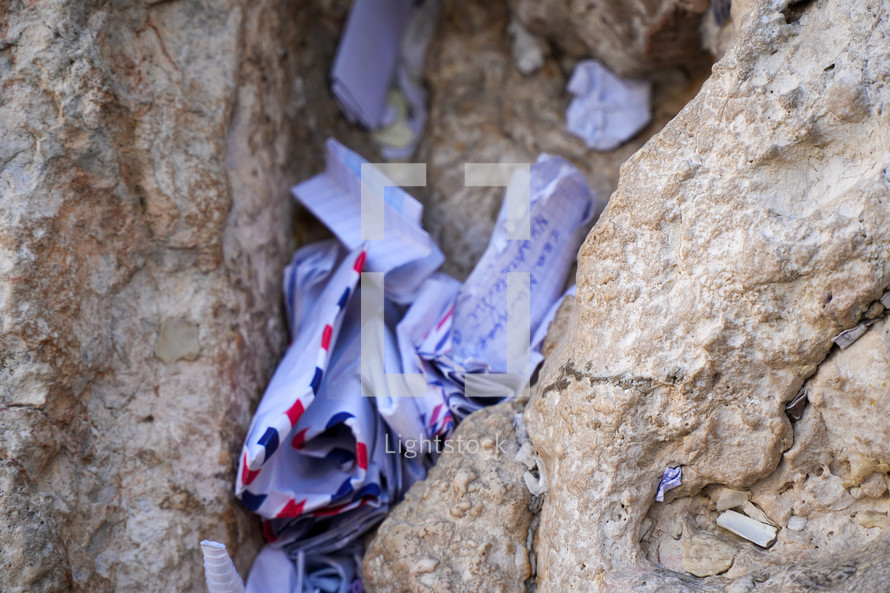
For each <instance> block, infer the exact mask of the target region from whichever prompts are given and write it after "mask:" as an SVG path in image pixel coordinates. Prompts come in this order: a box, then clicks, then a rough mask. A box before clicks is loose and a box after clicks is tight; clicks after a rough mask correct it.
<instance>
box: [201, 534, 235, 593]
mask: <svg viewBox="0 0 890 593" xmlns="http://www.w3.org/2000/svg"><path fill="white" fill-rule="evenodd" d="M201 551H202V552H203V553H204V577H205V578H206V579H207V591H209V593H244V582H243V581H242V580H241V577H240V576H238V571H237V570H235V565H234V564H232V559H231V558H229V554H228V553H227V552H226V546H225V545H224V544H221V543H219V542H214V541H209V540H204V541H202V542H201Z"/></svg>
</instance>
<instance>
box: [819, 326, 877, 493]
mask: <svg viewBox="0 0 890 593" xmlns="http://www.w3.org/2000/svg"><path fill="white" fill-rule="evenodd" d="M807 388H808V393H809V400H810V403H811V404H813V406H814V407H815V409H816V410H818V413H819V414H820V415H821V416H822V420H823V421H824V422H825V429H826V430H827V432H828V438H829V440H830V443H831V446H832V450H835V451H837V452H838V455H837V456H836V457H835V462H836V463H838V464H843V468H842V470H841V472H842V474H843V479H844V486H846V487H850V486H860V487H861V488H862V490H863V491H868V492H866V494H868V495H869V496H881V495H882V494H883V493H884V491H886V484H885V483H884V480H883V478H882V474H886V473H887V472H888V471H890V422H888V418H890V321H888V320H887V319H883V320H881V321H880V322H878V323H877V324H876V325H874V326H872V327H871V329H869V330H868V331H867V332H866V333H865V335H863V336H862V337H861V338H859V339H858V340H857V341H856V342H854V343H853V345H852V346H850V347H848V348H847V349H846V350H836V351H835V352H833V353H832V355H831V356H830V357H829V358H828V360H826V361H825V362H824V363H823V364H822V365H821V366H820V367H819V372H818V373H817V374H816V376H815V377H813V379H812V380H811V381H810V382H809V383H808V384H807Z"/></svg>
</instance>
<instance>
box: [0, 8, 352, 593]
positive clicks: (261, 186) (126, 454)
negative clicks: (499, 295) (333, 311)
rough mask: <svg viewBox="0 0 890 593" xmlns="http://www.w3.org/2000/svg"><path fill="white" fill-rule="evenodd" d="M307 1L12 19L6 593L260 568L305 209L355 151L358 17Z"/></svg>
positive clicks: (0, 282) (0, 98)
mask: <svg viewBox="0 0 890 593" xmlns="http://www.w3.org/2000/svg"><path fill="white" fill-rule="evenodd" d="M297 4H298V3H291V2H284V1H278V0H259V1H250V2H248V1H241V0H230V1H225V2H221V3H215V4H212V5H208V4H196V3H191V2H175V1H174V2H166V1H161V2H142V1H122V2H115V3H112V2H99V1H96V2H68V3H59V2H50V1H38V2H30V3H19V2H9V1H4V2H0V138H2V142H0V541H2V542H3V543H2V545H0V591H3V592H4V593H16V592H24V591H28V592H31V591H41V592H42V591H46V592H48V591H69V590H71V591H89V592H91V593H94V592H99V593H101V592H110V591H118V592H125V591H134V592H135V591H139V592H142V593H145V592H150V591H159V592H160V591H163V592H171V591H199V590H202V589H203V587H204V585H203V569H202V564H201V558H200V552H199V549H198V542H199V541H200V540H201V539H203V538H205V537H206V538H216V539H219V540H221V541H224V542H226V543H227V544H229V545H230V546H231V547H232V548H233V549H234V550H236V551H237V563H238V566H239V567H240V568H241V569H242V571H244V570H246V569H247V567H248V566H249V563H250V561H251V560H252V557H253V554H254V553H255V552H256V550H257V549H258V545H259V539H260V537H259V528H258V523H257V522H256V521H255V520H253V519H251V518H250V517H249V515H248V514H247V513H246V512H244V511H243V510H241V509H240V507H239V505H238V504H237V502H236V501H235V499H234V497H233V496H232V483H233V482H232V480H233V475H234V471H235V468H236V457H237V454H238V450H239V447H240V444H241V440H242V439H243V434H244V431H245V430H246V426H247V423H248V421H249V417H250V412H251V410H252V407H253V406H254V405H255V403H256V401H257V400H258V398H259V396H260V394H261V392H262V389H263V387H264V386H265V382H266V380H267V379H268V377H269V375H270V373H271V371H272V369H273V368H274V365H275V363H276V361H277V357H278V356H279V354H280V352H281V351H282V348H283V346H284V344H285V343H286V339H287V337H286V335H285V332H284V327H283V323H282V319H281V315H280V305H281V298H280V276H281V270H282V266H283V265H284V264H285V263H286V262H287V260H288V259H289V257H290V254H291V250H292V248H293V246H294V240H293V236H294V234H293V232H292V231H293V229H292V222H291V220H292V205H291V204H292V203H291V200H290V199H289V197H288V189H289V187H290V185H291V184H293V183H295V182H296V181H299V180H300V179H302V178H305V177H306V176H308V175H310V174H312V173H315V172H317V171H318V170H319V169H320V168H321V167H322V165H323V154H322V153H321V147H322V146H323V141H324V138H325V137H326V136H327V135H328V134H330V133H337V134H339V135H340V136H341V137H344V136H348V135H349V134H350V133H352V132H350V131H349V130H348V129H347V127H346V126H345V124H344V123H343V122H342V120H340V119H339V115H338V110H337V107H336V105H335V104H334V103H333V102H332V101H331V99H330V96H329V94H328V91H327V85H326V66H325V64H326V63H329V62H330V56H331V55H332V53H333V51H334V49H335V47H336V42H337V37H338V35H339V30H340V27H341V26H342V19H343V16H344V15H345V6H344V3H331V2H328V3H324V6H322V7H319V5H321V4H322V3H316V4H312V5H308V6H301V7H298V6H297ZM307 23H311V26H310V25H308V24H307ZM356 143H357V142H353V144H354V145H355V144H356ZM298 226H299V229H298V231H299V232H300V233H302V234H305V231H306V228H308V227H306V225H304V224H302V223H301V224H300V225H298Z"/></svg>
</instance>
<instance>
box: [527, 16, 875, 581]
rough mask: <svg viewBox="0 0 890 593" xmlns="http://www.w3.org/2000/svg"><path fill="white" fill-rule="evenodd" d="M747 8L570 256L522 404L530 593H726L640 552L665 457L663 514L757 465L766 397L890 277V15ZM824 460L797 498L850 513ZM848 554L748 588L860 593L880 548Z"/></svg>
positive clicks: (787, 438) (788, 383)
mask: <svg viewBox="0 0 890 593" xmlns="http://www.w3.org/2000/svg"><path fill="white" fill-rule="evenodd" d="M752 10H753V12H752V14H750V15H749V16H748V17H746V18H747V19H749V20H748V23H749V24H750V26H746V27H743V28H742V31H741V36H740V38H739V39H738V41H737V42H736V43H734V44H733V45H732V46H731V47H730V50H729V51H728V52H727V55H726V57H725V58H724V59H723V60H722V61H720V62H718V63H717V64H716V65H715V66H714V68H713V75H712V77H711V78H710V79H709V80H708V81H707V82H706V83H705V85H704V86H703V87H702V90H701V92H700V94H699V95H698V96H697V97H696V98H695V99H694V100H693V101H692V102H691V103H690V104H689V105H687V107H686V108H684V110H683V111H682V112H681V113H680V114H679V115H678V116H677V118H675V119H674V120H673V121H672V122H671V123H670V124H668V125H667V126H666V127H665V129H664V130H663V131H662V132H661V133H659V134H658V135H656V136H655V137H654V138H653V139H652V140H650V142H649V143H647V144H646V146H644V147H643V149H641V150H640V151H639V152H638V153H636V154H635V155H634V156H633V157H631V159H630V160H629V161H628V162H627V163H626V164H625V165H624V166H623V167H622V174H621V179H620V182H619V187H618V189H617V191H616V192H615V194H613V196H612V198H611V200H610V202H609V206H608V207H607V209H606V211H605V213H604V214H603V216H602V218H601V220H600V222H599V223H598V224H597V225H596V226H595V227H594V229H593V231H592V232H591V233H590V235H589V236H588V238H587V241H586V243H585V244H584V246H583V247H582V248H581V251H580V256H579V266H578V287H579V288H578V295H577V298H576V306H575V308H574V312H573V314H572V320H571V321H570V323H569V330H568V333H567V335H566V337H565V338H564V343H563V344H562V345H560V347H559V348H557V350H556V351H555V352H554V355H553V356H552V357H551V358H550V359H549V360H548V361H547V362H545V366H544V369H543V370H542V372H541V386H542V387H541V388H540V389H539V390H537V391H536V392H535V393H534V394H533V398H532V401H531V403H530V404H529V407H528V409H527V413H526V415H527V420H528V427H529V433H530V435H531V438H532V441H533V442H534V444H535V446H536V447H537V450H538V453H539V454H540V456H541V460H542V462H543V464H544V467H545V470H546V474H547V476H548V479H549V482H550V490H549V491H548V493H547V497H546V500H545V503H544V506H543V509H542V512H541V519H540V521H541V523H540V528H539V530H538V532H537V533H538V537H537V540H536V547H535V551H536V554H537V558H538V564H537V585H538V591H539V592H540V593H553V592H557V591H567V590H577V591H625V590H636V589H639V590H657V589H658V588H659V587H665V588H666V589H668V590H674V591H692V590H723V588H724V587H725V586H726V583H727V582H726V581H725V580H722V579H723V577H713V581H710V580H708V581H706V582H699V581H696V582H687V581H685V580H683V579H679V578H676V577H675V576H672V575H671V574H669V573H667V572H665V571H664V570H663V569H660V568H658V567H655V566H653V565H652V564H650V563H649V561H647V560H646V559H645V557H644V556H643V555H641V554H640V553H639V550H640V544H639V530H640V528H641V525H642V522H643V519H644V518H645V517H646V515H647V513H648V512H649V510H650V508H652V506H653V504H654V503H653V496H654V494H655V491H656V487H657V485H658V482H659V479H660V477H661V475H662V472H663V470H664V468H665V466H667V465H670V466H674V465H681V466H682V468H683V485H682V486H680V487H679V488H677V489H675V490H672V491H671V492H670V493H669V494H668V497H667V503H668V504H670V503H671V501H672V500H676V499H678V498H682V497H689V496H691V495H695V494H697V493H698V492H699V491H700V490H701V489H702V488H703V487H705V486H707V485H709V484H720V485H725V486H728V487H731V488H737V489H738V488H746V487H749V486H751V485H752V484H753V483H754V482H756V481H757V480H759V479H761V478H765V477H767V476H769V475H770V474H772V473H773V472H774V470H776V468H777V466H778V465H779V463H780V461H782V460H783V451H785V450H787V449H789V447H791V445H792V443H793V437H794V436H796V434H795V432H796V429H795V430H794V432H793V431H792V427H791V424H790V423H789V421H788V419H787V418H786V416H785V414H784V410H783V406H784V404H785V403H787V402H788V401H790V400H791V399H792V398H793V397H794V396H795V395H796V394H797V392H798V390H799V389H800V387H801V386H802V384H803V383H804V380H805V379H806V378H807V377H809V376H811V375H813V374H814V373H815V372H816V370H817V368H818V366H819V365H820V363H822V361H823V360H824V359H825V358H826V356H827V355H828V354H829V352H830V351H831V349H832V342H831V339H832V337H834V336H835V335H837V333H838V332H839V331H841V330H843V329H847V328H849V327H852V326H854V325H856V323H857V322H858V321H859V320H860V318H862V317H863V316H864V315H865V313H866V311H867V310H868V309H869V307H870V305H871V304H872V302H873V301H875V300H877V299H878V298H879V297H880V296H881V295H882V294H883V291H884V289H885V288H886V287H887V285H888V284H890V270H888V268H887V267H886V266H885V265H884V262H886V261H887V259H888V257H890V179H888V173H887V170H888V169H887V168H888V166H890V153H888V144H887V142H886V134H885V131H886V128H887V120H886V117H887V116H886V111H882V110H881V108H880V106H881V105H882V104H884V103H885V102H887V101H888V100H890V88H888V87H887V86H886V84H885V82H884V79H883V74H882V73H883V72H885V71H886V70H887V69H888V68H890V49H888V45H887V44H886V42H885V39H886V38H887V36H888V35H890V24H888V23H890V18H888V17H890V14H888V10H890V7H887V6H886V5H885V4H883V3H880V2H873V1H868V0H856V1H849V2H840V3H809V4H806V5H794V6H789V5H788V3H787V2H779V1H771V2H764V3H759V4H757V5H756V6H755V7H754V8H753V9H752ZM839 80H844V81H848V80H853V81H857V82H856V84H858V85H859V86H860V87H861V88H860V90H859V92H858V93H857V96H861V97H864V99H863V101H865V107H864V109H863V112H864V113H865V114H866V115H865V116H864V117H862V118H861V119H859V121H854V120H855V119H856V118H852V119H851V118H850V117H848V116H847V115H846V114H844V116H843V117H840V116H838V115H837V114H835V113H834V111H832V109H831V99H830V98H829V93H828V92H827V91H828V89H830V88H831V87H832V85H834V84H836V82H837V81H839ZM844 84H847V83H846V82H845V83H844ZM823 453H824V454H825V455H826V456H827V457H828V460H826V467H825V468H823V471H822V472H821V473H820V472H817V471H813V473H812V474H808V476H809V477H808V478H807V477H806V475H805V476H802V478H804V482H805V483H808V484H810V487H811V489H810V490H807V488H803V489H802V490H801V492H802V493H803V494H807V492H809V494H807V495H808V496H810V497H811V500H812V501H813V503H812V504H814V505H819V506H820V508H823V509H825V512H828V511H831V512H835V513H839V512H841V511H843V510H847V511H852V510H853V509H854V508H855V504H859V502H857V501H856V500H855V499H854V498H853V497H852V496H851V495H850V494H848V493H847V492H846V491H845V490H844V488H843V485H842V484H840V480H839V478H838V477H837V476H835V475H834V474H832V473H831V472H830V471H828V470H830V469H831V468H830V467H829V464H830V457H831V455H830V452H823ZM798 454H801V453H798ZM819 480H824V483H822V484H820V483H819ZM829 485H834V486H836V487H837V488H839V490H836V491H833V492H832V491H831V490H827V489H826V488H824V487H822V486H829ZM834 486H832V487H834ZM752 492H753V491H752ZM820 496H824V497H830V498H831V500H827V499H820ZM755 502H757V503H758V504H760V502H759V501H758V500H757V497H756V495H755ZM704 506H706V505H702V507H704ZM761 506H763V505H761ZM763 508H764V510H766V511H767V514H768V515H770V516H771V517H772V518H773V519H774V520H776V521H780V522H781V521H784V520H785V519H787V516H786V517H780V516H773V513H772V512H771V511H770V509H768V508H767V507H766V506H763ZM803 510H805V509H802V512H800V513H798V512H797V511H796V509H795V514H798V515H802V516H806V515H807V514H808V513H805V512H803ZM847 523H852V522H851V521H850V520H849V516H848V518H847ZM810 524H812V521H811V522H810ZM862 544H863V546H862V547H867V548H868V549H869V552H868V554H865V553H863V554H862V556H859V557H857V556H856V555H855V553H851V555H850V557H851V558H855V560H853V561H852V562H853V563H854V565H855V566H853V565H851V567H850V568H848V567H847V565H845V564H843V558H844V557H845V554H843V553H842V554H835V555H828V554H826V555H825V556H820V555H819V554H818V553H816V554H813V555H811V556H809V557H808V558H807V560H806V561H807V562H812V563H813V565H812V566H813V567H815V568H812V571H814V572H813V574H818V575H819V576H818V577H815V576H807V575H805V574H804V573H802V572H801V570H803V569H802V568H801V567H800V566H798V565H797V564H796V561H793V560H792V559H790V558H787V559H783V558H781V557H776V556H773V557H772V558H773V560H772V561H770V562H769V565H770V568H769V574H768V575H766V576H765V577H764V578H762V579H760V580H758V579H757V578H754V577H752V579H753V580H751V581H750V588H749V589H748V590H751V591H758V592H759V591H767V590H769V591H773V590H783V589H781V588H778V587H777V585H778V584H779V583H782V582H790V581H794V582H796V583H798V584H797V585H794V584H790V585H789V586H788V589H787V590H789V591H797V590H805V587H804V586H803V585H802V584H801V583H803V582H804V581H807V580H808V579H810V580H811V579H816V581H813V582H817V581H818V582H820V583H821V582H834V583H835V584H834V585H833V586H834V587H835V590H838V591H854V590H858V589H856V588H855V587H857V586H858V587H863V588H864V590H875V589H876V587H877V585H876V583H881V582H882V581H881V580H880V579H882V578H883V579H886V569H883V568H880V567H879V566H878V565H877V564H876V562H875V559H876V558H877V556H876V555H875V554H877V553H878V552H872V551H871V550H886V545H887V542H886V540H880V541H874V542H873V543H869V544H868V545H867V546H866V545H865V544H866V542H864V541H863V542H862ZM777 545H778V544H777ZM771 553H772V551H762V552H757V554H771ZM884 553H885V552H884ZM757 557H758V558H759V559H760V560H761V562H763V563H764V564H766V560H765V559H766V558H767V557H765V556H757ZM783 560H787V562H788V563H787V564H782V561H783ZM736 563H738V558H737V559H736ZM749 566H750V565H749ZM863 570H864V571H866V572H864V573H863V572H862V571H863ZM837 571H839V572H837ZM832 575H837V576H836V578H835V576H832ZM743 576H744V575H738V578H739V579H740V580H739V581H738V583H739V584H738V585H737V586H739V587H741V586H742V584H741V583H742V581H741V579H742V577H743ZM758 578H759V577H758ZM767 579H768V580H767ZM832 579H835V580H834V581H832ZM875 579H878V580H875ZM764 581H766V582H764ZM883 582H886V581H883ZM644 583H645V585H644Z"/></svg>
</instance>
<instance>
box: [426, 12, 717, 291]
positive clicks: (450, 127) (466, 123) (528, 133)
mask: <svg viewBox="0 0 890 593" xmlns="http://www.w3.org/2000/svg"><path fill="white" fill-rule="evenodd" d="M509 22H510V14H509V10H508V9H507V6H506V3H505V2H446V3H444V6H443V8H442V14H441V22H440V24H439V28H438V30H437V34H436V38H435V39H434V41H433V43H432V44H431V47H430V50H429V53H428V57H427V72H428V76H429V85H430V102H431V104H430V119H429V123H428V125H427V129H426V132H425V135H424V137H423V140H422V142H421V145H420V147H419V150H418V157H417V160H419V161H421V162H425V163H427V183H428V188H427V189H426V190H425V191H418V196H419V197H420V198H421V199H422V200H423V201H424V206H425V208H426V209H425V211H424V225H425V226H426V228H427V229H428V230H429V231H430V233H431V234H432V235H433V237H434V238H435V239H436V240H437V242H438V243H439V246H440V247H441V248H442V251H443V252H444V253H445V255H446V257H447V261H446V263H445V266H444V268H443V269H444V271H446V272H448V273H450V274H453V275H455V276H457V277H459V278H465V277H466V276H467V275H468V274H469V272H470V271H471V270H472V269H473V266H474V265H475V264H476V261H477V260H478V259H479V256H481V255H482V252H483V251H484V250H485V247H486V245H488V239H489V237H490V236H491V230H492V228H493V226H494V221H495V218H496V216H497V212H498V210H499V209H500V206H501V200H502V199H503V196H504V189H503V188H485V187H465V186H464V163H530V162H534V160H535V159H537V157H538V155H540V154H541V153H542V152H550V153H554V154H559V155H560V156H563V157H565V158H566V159H568V160H569V161H571V162H572V163H573V164H574V165H575V166H577V167H578V168H579V169H581V171H583V172H584V174H585V176H586V177H587V181H588V184H589V185H590V187H591V189H593V190H594V191H595V192H596V193H597V195H598V196H599V198H600V202H601V204H604V203H605V200H606V199H607V198H608V196H609V194H611V193H612V191H614V189H615V187H616V185H617V182H618V167H619V166H620V165H621V163H622V162H624V160H625V159H627V157H629V156H630V155H631V154H633V152H634V151H635V150H637V149H639V148H640V147H641V146H642V145H643V143H644V142H645V141H646V139H648V138H649V137H650V136H651V135H652V134H654V133H655V132H657V131H658V130H660V129H661V128H662V126H664V124H665V123H667V122H668V121H669V120H670V119H671V118H672V117H674V115H676V114H677V112H678V111H680V109H681V108H682V107H683V105H685V104H686V103H687V102H688V101H689V99H691V98H692V96H693V95H694V94H695V93H696V92H697V91H698V89H699V87H700V85H701V82H702V81H703V80H704V78H705V77H706V76H707V69H706V68H699V69H692V71H691V73H686V72H683V71H680V70H673V71H663V72H659V73H658V74H657V75H656V76H655V78H654V90H653V104H654V112H653V121H652V123H650V125H649V126H647V127H646V129H644V130H643V131H641V132H640V133H639V134H637V136H635V137H634V138H632V139H631V140H630V141H629V142H628V143H627V144H625V145H623V146H621V147H620V148H618V149H617V150H615V151H613V152H609V153H597V152H593V151H590V150H588V149H587V147H586V146H585V145H584V142H583V141H582V140H581V139H579V138H576V137H575V136H573V135H571V134H570V133H569V132H568V131H567V130H566V119H565V111H566V108H567V107H568V104H569V101H570V99H571V96H570V95H569V93H568V92H567V91H566V84H567V82H568V77H569V76H571V73H572V66H571V65H568V66H567V69H566V70H563V69H561V67H560V65H559V64H558V63H557V62H556V60H555V59H547V60H546V61H545V62H544V65H543V67H542V68H541V69H540V70H537V71H536V72H535V73H534V74H531V75H529V76H523V75H522V73H521V72H520V71H519V69H518V68H517V66H516V64H515V63H514V60H513V58H512V54H511V40H510V35H509V34H508V26H509Z"/></svg>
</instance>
